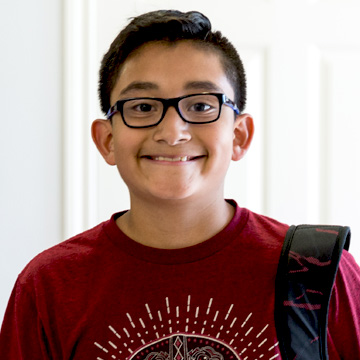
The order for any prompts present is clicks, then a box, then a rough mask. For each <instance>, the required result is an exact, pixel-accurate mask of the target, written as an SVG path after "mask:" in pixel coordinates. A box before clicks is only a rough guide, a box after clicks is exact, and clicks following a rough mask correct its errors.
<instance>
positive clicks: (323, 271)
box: [275, 225, 350, 360]
mask: <svg viewBox="0 0 360 360" xmlns="http://www.w3.org/2000/svg"><path fill="white" fill-rule="evenodd" d="M349 245H350V228H349V227H342V226H317V225H300V226H291V227H290V228H289V230H288V232H287V234H286V237H285V240H284V245H283V248H282V252H281V257H280V261H279V265H278V271H277V275H276V284H275V326H276V332H277V337H278V340H279V347H280V351H281V356H282V359H284V360H294V359H295V358H296V360H309V359H311V360H317V359H322V360H325V359H328V354H327V314H328V308H329V301H330V295H331V291H332V287H333V284H334V281H335V276H336V272H337V269H338V266H339V261H340V257H341V253H342V250H343V249H344V248H345V249H346V250H348V248H349Z"/></svg>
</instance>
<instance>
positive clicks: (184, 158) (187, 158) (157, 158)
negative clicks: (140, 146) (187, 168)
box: [142, 155, 204, 162]
mask: <svg viewBox="0 0 360 360" xmlns="http://www.w3.org/2000/svg"><path fill="white" fill-rule="evenodd" d="M142 157H143V158H145V159H149V160H154V161H169V162H186V161H193V160H197V159H200V158H203V157H204V155H200V156H173V157H168V156H149V155H146V156H142Z"/></svg>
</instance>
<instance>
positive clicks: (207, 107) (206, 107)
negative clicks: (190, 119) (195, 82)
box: [189, 102, 212, 112]
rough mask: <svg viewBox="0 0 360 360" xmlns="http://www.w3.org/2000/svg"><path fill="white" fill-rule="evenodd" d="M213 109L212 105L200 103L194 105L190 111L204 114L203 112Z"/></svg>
mask: <svg viewBox="0 0 360 360" xmlns="http://www.w3.org/2000/svg"><path fill="white" fill-rule="evenodd" d="M211 108H212V107H211V105H209V104H206V103H200V102H199V103H196V104H193V105H192V106H191V107H190V109H189V111H195V112H203V111H208V110H210V109H211Z"/></svg>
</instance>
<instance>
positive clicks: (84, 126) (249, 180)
mask: <svg viewBox="0 0 360 360" xmlns="http://www.w3.org/2000/svg"><path fill="white" fill-rule="evenodd" d="M66 3H67V5H66V12H67V14H68V15H69V16H68V17H67V19H68V29H69V32H68V34H69V35H68V36H67V38H66V41H65V44H66V49H67V52H66V56H67V59H68V60H69V61H68V63H67V64H68V65H67V74H68V76H67V82H66V84H67V89H69V92H67V93H68V98H67V100H66V103H67V114H68V116H67V123H66V124H65V135H66V134H68V135H69V137H68V139H70V140H69V141H68V148H69V149H68V151H67V152H66V153H65V154H73V152H71V151H70V147H72V146H73V147H74V148H78V153H79V154H80V155H79V156H78V159H74V158H71V157H70V155H68V156H67V158H68V161H67V162H66V166H67V167H66V169H67V172H66V178H65V190H66V192H67V195H68V196H67V197H66V203H65V209H64V210H65V214H67V217H65V225H66V233H67V235H72V234H73V233H75V232H78V231H81V230H82V229H85V228H88V227H89V226H92V225H94V224H96V223H98V222H99V221H101V220H105V219H107V218H109V217H110V215H111V214H112V213H113V212H116V211H119V210H122V209H125V208H127V207H128V206H129V203H128V195H127V190H126V187H125V186H124V185H123V184H122V183H121V181H120V178H119V175H118V173H117V170H116V169H115V168H110V167H108V166H107V165H106V164H105V163H104V161H103V160H102V159H101V158H100V157H99V156H98V155H97V154H96V151H95V149H94V146H93V145H92V144H91V142H90V141H89V126H90V123H91V120H93V119H94V118H95V117H98V116H100V113H99V110H98V100H97V89H96V86H97V84H96V83H97V77H96V76H97V72H98V67H99V61H100V59H101V57H102V55H103V54H104V53H105V51H106V50H107V48H108V46H109V45H110V42H111V41H112V40H113V38H114V37H115V35H116V34H117V33H118V31H119V30H120V29H121V28H122V27H123V25H124V24H125V23H127V19H128V18H129V17H132V16H136V15H138V14H140V13H142V12H145V11H150V10H155V9H159V8H177V9H180V10H199V11H202V12H204V13H205V14H206V15H207V16H208V17H209V18H210V20H211V21H212V23H213V26H214V28H215V29H219V30H221V31H222V32H223V34H224V35H225V36H227V37H229V39H230V40H231V41H232V42H233V43H234V45H235V46H236V47H237V48H238V50H239V53H240V55H241V57H242V58H243V60H244V63H245V68H246V70H247V75H248V89H249V94H248V105H247V108H246V111H247V112H249V113H251V114H252V115H253V116H254V118H255V121H256V134H255V139H254V144H253V147H252V149H251V150H250V151H249V153H248V154H247V156H246V158H245V159H244V160H242V161H241V162H240V163H233V164H232V165H231V168H230V171H229V174H228V179H227V183H226V196H227V197H231V198H235V199H236V200H237V201H238V203H239V204H240V206H244V207H248V208H250V209H251V210H253V211H256V212H260V213H263V214H266V215H268V216H271V217H274V218H276V219H278V220H280V221H283V222H287V223H289V224H293V223H295V224H296V223H305V222H309V223H319V222H321V223H336V224H344V225H350V226H351V227H352V233H353V239H352V253H353V254H355V256H356V257H357V259H358V261H360V205H359V204H360V190H359V185H358V184H359V183H360V161H359V158H360V145H359V142H358V137H359V134H360V109H359V106H358V103H359V99H360V70H359V64H360V36H359V34H360V22H359V21H358V18H359V15H360V2H359V1H358V0H341V1H340V0H318V1H317V0H308V1H305V0H302V1H300V0H299V1H295V0H273V1H271V0H252V1H239V0H228V1H226V2H219V1H217V2H209V1H189V0H179V1H164V0H162V1H148V0H143V1H135V0H133V1H119V0H101V1H99V0H91V1H89V2H84V1H83V2H82V3H81V4H82V5H80V6H79V5H74V4H75V3H76V2H71V1H70V0H67V2H66ZM78 3H79V2H78ZM76 6H77V7H76ZM74 32H75V35H76V34H78V37H76V36H74ZM84 63H85V66H82V67H80V66H79V67H78V71H75V72H74V71H73V68H74V67H75V66H76V64H80V65H81V64H84ZM70 73H72V74H73V75H72V76H69V74H70ZM74 73H75V74H76V75H74ZM76 84H78V85H79V84H80V85H79V86H80V88H81V87H82V89H83V91H82V92H81V94H82V95H80V99H77V100H78V101H77V104H78V103H79V102H80V103H82V104H83V105H84V106H85V107H86V109H87V110H86V111H83V113H81V114H79V113H78V114H77V115H76V116H75V115H74V112H75V108H76V107H75V105H74V102H75V99H74V96H76V94H75V95H74V90H73V89H74V85H76ZM77 96H79V95H77ZM76 109H78V108H76ZM77 111H78V110H77ZM74 120H75V124H74ZM79 121H80V125H79ZM76 124H78V125H76ZM76 126H78V127H76ZM74 134H77V135H76V136H73V138H72V135H74ZM79 137H80V139H82V141H80V142H79ZM79 144H80V145H79ZM89 151H90V157H89V156H88V155H87V154H88V153H89ZM84 164H85V165H84ZM84 184H85V186H84Z"/></svg>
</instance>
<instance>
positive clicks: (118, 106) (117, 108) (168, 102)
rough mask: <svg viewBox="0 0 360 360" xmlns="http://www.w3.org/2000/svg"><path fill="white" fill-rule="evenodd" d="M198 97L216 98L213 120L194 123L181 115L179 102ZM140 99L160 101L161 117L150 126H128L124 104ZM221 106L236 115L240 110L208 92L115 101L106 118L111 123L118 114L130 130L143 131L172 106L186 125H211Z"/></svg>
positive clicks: (226, 98)
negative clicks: (161, 107)
mask: <svg viewBox="0 0 360 360" xmlns="http://www.w3.org/2000/svg"><path fill="white" fill-rule="evenodd" d="M199 95H214V96H216V97H217V99H218V100H219V114H218V116H217V117H216V119H214V120H210V121H204V122H196V121H190V120H186V119H185V118H184V117H183V115H182V114H181V111H180V109H179V102H180V101H181V100H183V99H186V98H189V97H193V96H199ZM140 99H144V100H156V101H160V102H161V103H162V105H163V112H162V115H161V117H160V120H159V121H158V122H157V123H155V124H151V125H145V126H133V125H129V124H128V123H127V122H126V121H125V118H124V104H125V103H126V102H128V101H133V100H140ZM222 105H226V106H229V107H230V108H231V109H232V110H233V111H234V112H235V114H236V115H239V114H240V110H239V108H238V107H237V105H236V104H235V103H234V102H233V101H232V100H230V99H229V98H228V97H227V96H226V95H225V94H221V93H210V92H203V93H197V94H189V95H184V96H179V97H175V98H167V99H164V98H156V97H135V98H128V99H122V100H118V101H116V103H115V104H114V105H113V106H112V107H110V109H109V111H108V112H107V114H106V118H107V119H108V120H110V121H112V117H113V116H114V115H115V114H116V113H118V112H119V113H120V115H121V118H122V121H123V123H124V124H125V125H126V126H127V127H129V128H132V129H144V128H149V127H154V126H157V125H159V124H160V123H161V121H163V119H164V117H165V115H166V112H167V111H168V109H169V107H170V106H173V107H174V108H175V110H176V112H177V113H178V114H179V116H180V117H181V119H182V120H183V121H185V122H186V123H189V124H195V125H197V124H210V123H213V122H215V121H217V120H219V118H220V115H221V108H222Z"/></svg>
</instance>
